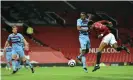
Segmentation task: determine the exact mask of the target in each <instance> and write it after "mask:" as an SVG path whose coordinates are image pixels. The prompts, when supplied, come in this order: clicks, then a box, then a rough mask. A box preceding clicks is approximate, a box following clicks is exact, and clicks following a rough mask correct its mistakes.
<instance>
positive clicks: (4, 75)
mask: <svg viewBox="0 0 133 80" xmlns="http://www.w3.org/2000/svg"><path fill="white" fill-rule="evenodd" d="M20 75H21V74H1V77H7V76H20Z"/></svg>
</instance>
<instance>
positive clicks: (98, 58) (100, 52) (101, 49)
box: [92, 42, 107, 72]
mask: <svg viewBox="0 0 133 80" xmlns="http://www.w3.org/2000/svg"><path fill="white" fill-rule="evenodd" d="M106 46H107V43H104V42H101V44H100V46H99V48H98V52H97V57H96V58H97V59H96V65H95V67H94V69H93V70H92V72H94V71H96V70H97V69H100V59H101V54H102V51H103V49H104V48H105V47H106Z"/></svg>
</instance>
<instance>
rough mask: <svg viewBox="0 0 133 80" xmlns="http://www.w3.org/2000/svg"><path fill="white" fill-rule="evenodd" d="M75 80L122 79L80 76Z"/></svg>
mask: <svg viewBox="0 0 133 80" xmlns="http://www.w3.org/2000/svg"><path fill="white" fill-rule="evenodd" d="M105 76H106V75H105ZM112 77H113V76H112ZM75 80H122V78H116V79H114V78H111V76H110V77H104V76H101V77H97V76H95V77H94V76H82V77H80V78H76V79H75ZM124 80H132V79H124Z"/></svg>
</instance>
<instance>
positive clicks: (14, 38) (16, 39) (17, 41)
mask: <svg viewBox="0 0 133 80" xmlns="http://www.w3.org/2000/svg"><path fill="white" fill-rule="evenodd" d="M23 39H24V37H23V36H22V35H21V34H20V33H17V34H14V33H12V34H10V35H9V36H8V39H7V41H9V42H11V43H12V48H16V49H18V48H22V46H23V45H22V41H23Z"/></svg>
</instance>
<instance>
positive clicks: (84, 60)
mask: <svg viewBox="0 0 133 80" xmlns="http://www.w3.org/2000/svg"><path fill="white" fill-rule="evenodd" d="M81 58H82V64H83V68H86V57H85V56H84V55H83V56H82V57H81Z"/></svg>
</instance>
